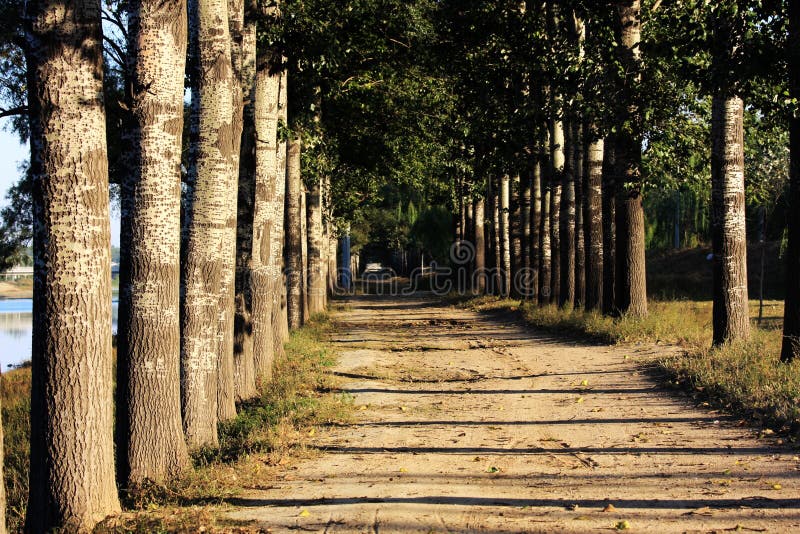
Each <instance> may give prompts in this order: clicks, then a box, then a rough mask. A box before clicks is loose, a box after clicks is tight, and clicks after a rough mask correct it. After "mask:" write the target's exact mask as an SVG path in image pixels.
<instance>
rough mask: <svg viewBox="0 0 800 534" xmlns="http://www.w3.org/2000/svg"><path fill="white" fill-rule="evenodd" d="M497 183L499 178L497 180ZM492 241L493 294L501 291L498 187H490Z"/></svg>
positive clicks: (491, 179) (491, 180)
mask: <svg viewBox="0 0 800 534" xmlns="http://www.w3.org/2000/svg"><path fill="white" fill-rule="evenodd" d="M489 181H490V183H491V184H492V185H493V186H494V178H490V180H489ZM498 185H499V180H498ZM492 189H494V191H492V241H493V244H494V258H493V259H494V265H493V267H494V270H493V272H494V276H493V282H492V292H493V293H494V294H495V295H502V293H503V245H502V237H501V236H502V231H501V227H500V219H501V217H500V193H499V191H498V189H499V188H498V187H492Z"/></svg>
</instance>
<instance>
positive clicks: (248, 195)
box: [231, 0, 277, 401]
mask: <svg viewBox="0 0 800 534" xmlns="http://www.w3.org/2000/svg"><path fill="white" fill-rule="evenodd" d="M254 3H255V2H253V1H252V0H249V5H248V9H247V14H246V17H245V22H244V26H243V28H242V39H241V48H242V52H241V55H242V67H241V80H242V94H243V95H245V105H244V112H243V120H242V140H241V153H240V157H239V186H238V201H237V216H236V301H235V304H236V315H235V317H234V329H233V379H234V380H233V384H234V388H235V393H236V399H237V400H238V401H244V400H248V399H252V398H254V397H256V396H257V395H258V390H257V389H256V369H255V357H254V354H253V350H254V348H253V333H254V326H253V321H254V318H253V291H254V287H253V281H254V280H253V278H254V277H253V269H254V267H255V261H256V260H255V259H254V258H253V249H254V246H255V243H254V239H253V232H254V229H255V224H254V222H255V211H256V208H255V204H256V198H255V191H256V142H257V138H256V124H255V106H256V80H255V78H256V20H255V14H256V13H255V11H256V9H257V6H255V5H254ZM231 26H232V27H233V24H232V25H231ZM275 100H276V101H277V96H276V97H275ZM259 290H261V291H263V290H264V288H260V289H259Z"/></svg>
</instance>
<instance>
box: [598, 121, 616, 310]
mask: <svg viewBox="0 0 800 534" xmlns="http://www.w3.org/2000/svg"><path fill="white" fill-rule="evenodd" d="M616 160H617V158H616V156H615V150H614V138H613V137H612V136H609V137H606V139H605V143H604V147H603V164H602V169H601V170H602V174H603V176H602V189H603V191H602V195H601V196H602V199H601V207H602V227H603V295H602V297H603V314H604V315H614V314H615V313H616V309H617V291H616V286H617V276H616V272H617V254H616V251H617V232H616V229H617V176H616V167H617V165H616Z"/></svg>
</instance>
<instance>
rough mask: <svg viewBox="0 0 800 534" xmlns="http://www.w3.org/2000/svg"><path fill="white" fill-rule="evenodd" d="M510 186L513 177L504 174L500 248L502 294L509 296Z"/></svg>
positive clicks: (511, 276) (501, 198)
mask: <svg viewBox="0 0 800 534" xmlns="http://www.w3.org/2000/svg"><path fill="white" fill-rule="evenodd" d="M510 188H511V178H510V177H509V176H508V175H507V174H504V175H503V177H502V178H501V179H500V248H501V250H502V251H503V253H502V264H501V270H502V273H501V277H500V279H501V281H502V284H503V285H502V286H501V289H500V294H501V295H502V296H504V297H507V296H509V295H510V294H511V280H512V278H513V273H512V271H511V228H510V223H509V218H510V217H509V215H510V213H509V212H510V200H511V198H510V191H509V190H510Z"/></svg>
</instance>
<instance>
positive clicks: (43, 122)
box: [25, 0, 120, 532]
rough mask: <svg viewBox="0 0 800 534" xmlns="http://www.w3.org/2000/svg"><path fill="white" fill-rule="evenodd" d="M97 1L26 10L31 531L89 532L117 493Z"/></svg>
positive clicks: (44, 3)
mask: <svg viewBox="0 0 800 534" xmlns="http://www.w3.org/2000/svg"><path fill="white" fill-rule="evenodd" d="M100 13H101V9H100V2H97V1H79V2H75V3H69V4H64V3H62V2H51V1H49V0H38V1H33V2H30V3H28V5H27V6H26V14H25V25H26V31H25V33H26V42H27V43H28V45H27V46H28V48H27V50H26V54H27V67H28V83H29V85H28V86H29V95H28V98H29V109H30V132H31V174H32V177H33V214H34V215H33V236H34V239H33V242H34V245H33V254H34V261H35V264H34V282H33V283H34V298H33V310H34V314H33V317H34V318H33V344H32V354H31V356H32V370H31V375H32V383H31V469H30V494H29V498H28V509H27V518H26V530H28V531H29V532H47V531H50V530H52V529H60V528H67V529H74V530H81V531H90V530H92V529H93V528H94V526H95V524H96V523H97V522H99V521H100V520H102V519H103V518H105V517H106V516H107V515H109V514H113V513H116V512H119V511H120V505H119V500H118V498H117V488H116V485H115V483H114V437H113V410H114V403H113V392H112V388H113V379H112V354H113V353H112V347H111V320H110V317H111V278H110V276H109V272H110V269H111V251H110V248H109V241H110V238H111V235H110V228H109V198H108V165H107V148H106V136H105V131H106V128H105V111H104V105H103V96H102V95H103V57H102V42H103V36H102V30H101V25H100Z"/></svg>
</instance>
